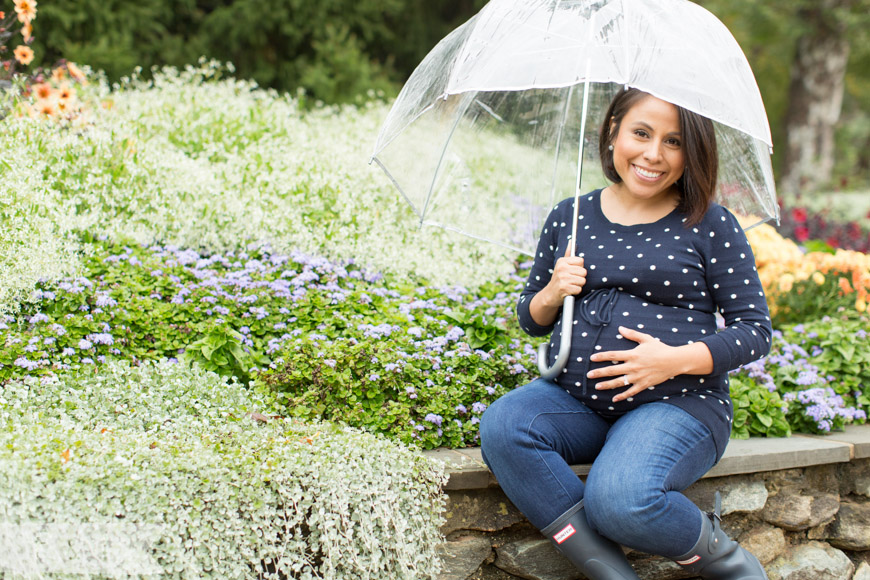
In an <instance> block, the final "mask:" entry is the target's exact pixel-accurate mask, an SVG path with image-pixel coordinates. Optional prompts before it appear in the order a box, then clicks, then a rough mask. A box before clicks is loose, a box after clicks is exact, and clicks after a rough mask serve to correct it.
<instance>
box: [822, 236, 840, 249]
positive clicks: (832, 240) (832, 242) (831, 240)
mask: <svg viewBox="0 0 870 580" xmlns="http://www.w3.org/2000/svg"><path fill="white" fill-rule="evenodd" d="M825 241H826V242H828V245H829V246H831V247H832V248H839V247H840V240H838V239H837V238H836V237H834V236H831V237H830V238H828V239H827V240H825Z"/></svg>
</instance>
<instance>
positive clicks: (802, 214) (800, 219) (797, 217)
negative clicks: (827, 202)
mask: <svg viewBox="0 0 870 580" xmlns="http://www.w3.org/2000/svg"><path fill="white" fill-rule="evenodd" d="M791 218H792V219H793V220H794V221H796V222H797V223H799V224H803V223H806V221H807V210H805V209H804V208H802V207H796V208H794V209H793V210H791Z"/></svg>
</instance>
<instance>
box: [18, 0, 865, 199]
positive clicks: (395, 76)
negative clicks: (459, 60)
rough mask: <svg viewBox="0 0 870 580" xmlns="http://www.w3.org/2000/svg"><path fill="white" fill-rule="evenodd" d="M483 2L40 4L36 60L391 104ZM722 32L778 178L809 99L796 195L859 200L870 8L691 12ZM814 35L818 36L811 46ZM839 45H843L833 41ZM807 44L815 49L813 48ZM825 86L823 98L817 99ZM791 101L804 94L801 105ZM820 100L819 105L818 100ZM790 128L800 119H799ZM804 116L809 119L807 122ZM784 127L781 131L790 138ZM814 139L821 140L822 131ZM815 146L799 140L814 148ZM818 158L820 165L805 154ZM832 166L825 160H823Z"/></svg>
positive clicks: (803, 2) (838, 5) (812, 0)
mask: <svg viewBox="0 0 870 580" xmlns="http://www.w3.org/2000/svg"><path fill="white" fill-rule="evenodd" d="M485 3H486V2H485V0H425V1H424V0H317V1H314V2H312V1H311V0H137V1H136V2H129V1H128V0H46V1H45V2H40V4H39V30H38V33H37V34H36V39H35V42H34V44H33V48H34V50H35V51H36V55H37V61H39V62H40V63H41V64H42V65H45V66H48V65H52V64H54V63H55V62H56V61H58V60H59V59H60V58H61V57H63V58H67V59H69V60H72V61H74V62H77V63H82V64H87V65H89V66H91V67H93V68H94V69H98V70H99V69H102V70H104V71H105V72H106V74H107V76H108V77H109V79H110V80H113V81H114V80H118V79H119V78H120V77H122V76H124V75H129V74H130V73H131V72H132V71H133V70H134V68H135V67H137V66H141V67H142V68H143V69H144V70H145V71H146V73H145V74H147V71H148V70H149V69H150V68H151V67H152V66H155V65H165V64H169V65H176V66H181V65H185V64H190V63H195V62H196V61H197V59H198V58H199V57H200V56H207V57H209V58H215V59H218V60H221V61H225V62H232V63H233V64H234V65H235V67H236V73H235V74H236V75H237V76H238V77H241V78H250V79H254V80H256V81H257V82H258V83H259V84H260V85H261V86H264V87H271V88H274V89H277V90H279V91H290V92H296V91H297V90H298V89H300V88H304V89H305V93H306V95H307V97H308V98H309V99H311V100H312V101H318V100H319V101H323V102H326V103H344V102H353V101H355V100H356V99H357V98H358V96H359V95H370V94H371V91H375V92H376V93H377V94H381V93H382V94H383V95H384V96H386V97H390V96H393V95H395V94H397V92H398V90H399V88H400V87H401V85H402V82H403V81H404V80H405V79H406V78H407V77H408V75H410V73H411V72H412V71H413V69H414V67H415V66H416V65H417V64H418V63H419V62H420V60H421V59H422V58H423V57H424V56H425V55H426V53H427V52H428V51H429V50H430V49H431V48H432V47H433V46H434V45H435V44H436V43H437V42H438V40H440V39H441V38H442V37H443V36H445V35H446V34H447V33H448V32H449V31H450V30H452V29H453V28H455V27H456V26H458V25H459V24H461V23H462V22H464V21H465V20H467V19H468V18H469V17H471V16H472V15H473V14H475V13H476V12H477V11H478V10H479V9H480V8H482V7H483V5H484V4H485ZM698 3H699V4H701V5H703V6H705V7H706V8H708V9H709V10H710V11H712V12H713V13H715V14H716V15H717V16H719V17H720V18H721V19H722V20H723V21H724V22H725V23H726V24H727V25H728V27H729V28H730V30H731V31H732V33H733V34H734V36H735V37H736V38H737V40H738V42H739V43H740V45H741V46H742V47H743V49H744V51H745V52H746V55H747V57H748V59H749V61H750V64H751V65H752V68H753V70H754V71H755V74H756V77H757V79H758V83H759V86H760V89H761V92H762V95H763V97H764V102H765V105H766V107H767V111H768V116H769V118H770V122H771V128H772V130H773V134H774V145H775V150H776V153H777V155H775V156H774V163H775V164H776V166H777V167H776V169H777V175H778V176H781V175H783V174H784V173H786V172H787V171H788V168H786V167H783V165H784V164H785V163H786V161H787V160H786V157H788V155H787V154H786V153H787V152H788V151H789V149H788V142H789V141H788V135H789V132H790V131H791V132H792V133H794V134H797V129H796V128H795V127H794V125H795V123H798V124H799V122H800V119H798V120H795V119H794V114H792V115H791V117H790V116H789V107H790V104H791V106H792V107H794V103H796V102H799V100H800V99H801V98H806V96H807V95H811V96H812V98H816V99H817V100H818V101H819V102H821V103H823V104H824V103H827V104H829V105H830V106H837V105H838V102H842V108H841V111H840V114H839V116H838V117H835V119H837V120H836V123H834V124H833V126H832V127H831V128H830V130H831V131H832V134H833V136H834V137H833V138H834V143H835V150H834V152H833V154H826V155H827V156H828V157H829V159H828V162H829V164H832V166H833V168H832V170H830V171H829V170H827V169H824V167H823V166H822V169H818V168H815V167H809V168H807V167H806V165H807V162H806V161H803V162H797V161H790V163H791V164H792V165H796V164H798V165H800V166H802V167H803V171H804V176H803V177H802V178H801V179H802V184H803V185H804V186H805V189H806V190H817V189H826V190H855V189H863V190H865V191H866V190H870V42H868V40H870V38H868V37H870V33H868V32H867V30H870V16H868V14H870V0H764V1H761V0H699V1H698ZM820 30H821V31H822V33H823V34H822V41H825V38H824V34H827V35H828V37H830V38H828V41H831V40H836V39H837V38H839V39H840V40H841V42H840V44H839V45H838V46H837V47H833V45H832V48H830V49H829V50H830V51H831V52H836V51H838V50H839V51H842V50H843V45H845V49H846V51H847V56H848V64H847V66H846V69H845V73H844V75H842V76H844V79H843V88H842V89H838V88H837V87H836V86H834V85H833V84H832V83H830V82H828V81H825V82H819V81H816V85H817V86H812V83H809V84H808V83H801V82H797V83H795V82H793V77H794V76H795V75H798V76H801V75H802V74H804V73H802V71H800V70H799V67H798V66H797V63H799V59H797V58H796V56H797V55H798V53H799V51H801V50H805V48H804V47H805V46H806V39H807V38H810V39H813V38H816V39H817V37H819V34H820V32H819V31H820ZM814 35H815V36H814ZM843 39H845V43H843V42H842V40H843ZM817 40H818V39H817ZM828 85H831V86H828ZM801 90H803V92H804V93H805V94H804V95H803V96H801V95H798V94H796V93H799V92H800V91H801ZM819 91H822V92H823V93H824V94H822V95H819V94H817V93H819ZM798 116H799V117H800V115H798ZM804 116H806V115H804ZM789 125H792V128H791V129H790V128H789ZM822 133H824V128H822ZM823 138H824V134H820V135H819V136H818V137H814V138H813V139H808V140H807V142H809V141H812V140H814V139H816V140H820V139H823ZM810 154H813V155H822V154H820V153H818V152H816V153H812V152H811V153H810ZM830 157H833V159H830Z"/></svg>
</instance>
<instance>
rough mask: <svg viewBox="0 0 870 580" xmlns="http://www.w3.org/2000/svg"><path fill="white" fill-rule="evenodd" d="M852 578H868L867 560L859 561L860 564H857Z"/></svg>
mask: <svg viewBox="0 0 870 580" xmlns="http://www.w3.org/2000/svg"><path fill="white" fill-rule="evenodd" d="M852 580H870V564H868V563H867V562H861V565H860V566H858V569H857V570H855V575H854V576H852Z"/></svg>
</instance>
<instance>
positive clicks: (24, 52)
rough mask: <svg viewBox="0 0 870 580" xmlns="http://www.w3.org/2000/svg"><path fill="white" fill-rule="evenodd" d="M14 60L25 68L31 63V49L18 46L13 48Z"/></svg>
mask: <svg viewBox="0 0 870 580" xmlns="http://www.w3.org/2000/svg"><path fill="white" fill-rule="evenodd" d="M14 52H15V60H17V61H18V62H20V63H21V64H23V65H25V66H27V65H28V64H30V63H31V62H33V49H32V48H30V47H29V46H24V45H21V44H19V45H18V46H17V47H15V51H14Z"/></svg>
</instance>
